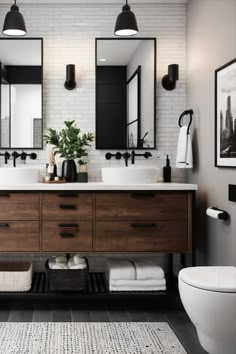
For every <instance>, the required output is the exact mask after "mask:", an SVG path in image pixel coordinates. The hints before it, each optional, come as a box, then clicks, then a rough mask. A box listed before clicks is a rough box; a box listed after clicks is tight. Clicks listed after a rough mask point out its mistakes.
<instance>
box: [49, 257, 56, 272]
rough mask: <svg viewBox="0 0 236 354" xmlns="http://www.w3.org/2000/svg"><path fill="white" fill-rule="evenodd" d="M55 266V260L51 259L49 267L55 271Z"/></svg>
mask: <svg viewBox="0 0 236 354" xmlns="http://www.w3.org/2000/svg"><path fill="white" fill-rule="evenodd" d="M55 264H56V260H55V258H50V259H49V260H48V266H49V268H50V269H53V267H54V265H55Z"/></svg>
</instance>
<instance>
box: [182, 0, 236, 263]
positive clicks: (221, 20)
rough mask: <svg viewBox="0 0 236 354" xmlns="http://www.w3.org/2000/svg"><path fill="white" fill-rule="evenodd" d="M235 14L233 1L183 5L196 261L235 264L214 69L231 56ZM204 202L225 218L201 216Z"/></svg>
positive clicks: (235, 222) (233, 207)
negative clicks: (217, 132) (219, 152)
mask: <svg viewBox="0 0 236 354" xmlns="http://www.w3.org/2000/svg"><path fill="white" fill-rule="evenodd" d="M235 14H236V1H235V0H224V1H222V0H197V1H196V0H190V1H189V3H188V6H187V33H188V35H187V64H188V65H187V66H188V75H187V82H188V90H187V100H188V107H191V108H193V110H194V112H195V115H194V123H195V124H194V130H193V144H194V156H195V168H194V170H193V171H191V172H188V181H189V182H192V183H198V185H199V191H198V193H197V197H196V202H197V210H196V214H197V215H196V217H197V222H196V229H195V231H196V233H195V235H196V239H197V254H198V263H207V264H209V265H234V266H236V203H232V202H229V201H228V184H229V183H235V184H236V169H232V168H231V169H227V168H216V167H214V71H215V69H217V68H219V67H220V66H222V65H223V64H225V63H227V62H228V61H230V60H232V59H233V58H235V57H236V21H235ZM234 118H236V117H234ZM207 206H216V207H219V208H222V209H225V210H227V211H228V212H229V213H230V215H231V219H230V221H229V222H226V223H223V222H222V221H219V220H214V219H210V218H209V217H206V215H205V210H206V207H207Z"/></svg>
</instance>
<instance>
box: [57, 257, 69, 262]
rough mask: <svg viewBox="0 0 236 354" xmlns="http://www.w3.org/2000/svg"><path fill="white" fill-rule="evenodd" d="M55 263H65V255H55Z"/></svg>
mask: <svg viewBox="0 0 236 354" xmlns="http://www.w3.org/2000/svg"><path fill="white" fill-rule="evenodd" d="M55 262H56V263H67V258H66V256H57V257H56V258H55Z"/></svg>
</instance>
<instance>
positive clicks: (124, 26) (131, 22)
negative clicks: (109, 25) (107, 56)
mask: <svg viewBox="0 0 236 354" xmlns="http://www.w3.org/2000/svg"><path fill="white" fill-rule="evenodd" d="M114 33H115V35H116V36H134V35H135V34H137V33H138V25H137V21H136V17H135V14H134V13H133V12H132V11H131V10H130V6H129V5H128V0H126V4H125V5H124V6H123V7H122V12H121V13H120V14H119V15H118V17H117V19H116V25H115V31H114Z"/></svg>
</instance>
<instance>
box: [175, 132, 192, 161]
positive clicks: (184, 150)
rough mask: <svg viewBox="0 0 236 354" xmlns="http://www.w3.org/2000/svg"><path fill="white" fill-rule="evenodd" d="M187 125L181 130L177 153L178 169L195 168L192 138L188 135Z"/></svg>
mask: <svg viewBox="0 0 236 354" xmlns="http://www.w3.org/2000/svg"><path fill="white" fill-rule="evenodd" d="M187 129H188V126H187V125H183V126H182V127H181V128H180V130H179V138H178V144H177V152H176V167H177V168H193V153H192V138H191V134H190V133H189V134H187Z"/></svg>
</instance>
